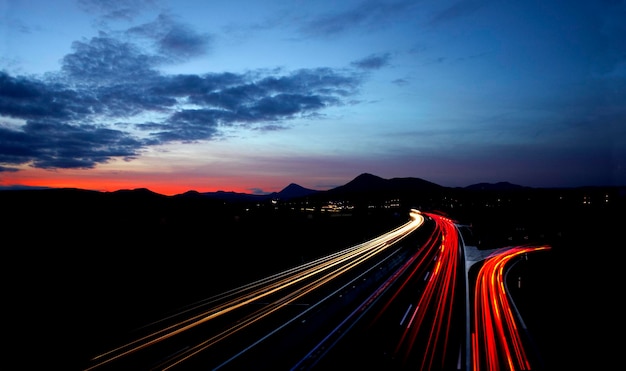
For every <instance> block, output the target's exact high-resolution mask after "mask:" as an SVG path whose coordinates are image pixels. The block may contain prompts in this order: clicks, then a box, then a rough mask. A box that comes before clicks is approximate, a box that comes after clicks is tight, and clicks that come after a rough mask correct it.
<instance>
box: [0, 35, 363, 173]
mask: <svg viewBox="0 0 626 371" xmlns="http://www.w3.org/2000/svg"><path fill="white" fill-rule="evenodd" d="M173 29H177V28H176V27H174V28H173ZM178 29H183V30H184V28H178ZM171 31H172V29H170V30H169V31H168V33H166V34H160V33H158V32H156V31H154V30H152V29H151V28H150V27H147V28H143V29H141V32H143V35H142V36H148V35H149V36H154V37H155V40H157V39H159V37H161V36H164V37H165V38H167V37H168V36H167V35H170V34H171ZM187 31H189V30H187ZM138 32H139V29H136V30H134V31H133V33H138ZM153 32H156V33H153ZM190 35H191V36H190ZM193 35H194V33H193V32H188V33H185V32H183V33H181V34H179V36H172V37H173V39H170V41H172V44H171V45H167V46H163V48H165V49H167V50H168V51H167V53H173V52H174V50H175V49H176V48H178V47H179V46H180V48H181V49H179V54H180V55H183V56H185V57H188V56H190V55H191V54H193V53H192V51H193V50H198V49H195V47H194V46H192V45H196V46H197V45H199V44H201V42H199V41H198V40H194V37H193ZM157 36H158V37H157ZM174 39H177V40H178V41H174ZM159 40H163V39H162V38H161V39H159ZM72 47H73V51H72V53H70V54H68V55H66V56H65V57H64V58H63V60H62V68H61V71H60V72H59V73H57V74H51V75H47V76H45V77H43V78H35V77H25V76H12V75H10V74H9V73H7V72H0V166H2V171H11V170H15V167H16V166H18V165H24V164H28V165H30V166H34V167H38V168H45V169H53V168H93V167H94V166H96V165H97V164H100V163H106V162H107V161H109V160H111V159H112V158H123V159H126V160H130V159H133V158H135V157H137V156H138V155H139V154H140V152H141V151H142V150H143V149H144V148H145V147H147V146H151V145H158V144H163V143H167V142H172V141H178V142H193V141H201V140H212V139H215V138H217V137H220V136H221V135H222V130H223V129H224V128H226V127H228V128H233V127H241V128H246V129H250V130H265V131H271V130H279V129H285V128H286V127H287V126H285V125H283V124H282V122H283V121H285V120H289V119H292V118H295V117H309V116H315V115H319V114H320V111H321V110H322V109H323V108H325V107H328V106H333V105H341V104H345V103H347V102H346V101H347V100H348V99H349V97H351V96H352V95H354V94H355V93H356V92H357V90H358V88H359V86H360V83H361V79H362V77H361V75H359V74H357V73H355V71H349V70H348V71H346V70H333V69H329V68H317V69H302V70H296V71H292V72H285V71H281V70H275V71H270V72H268V71H252V72H247V73H241V74H236V73H207V74H202V75H195V74H194V75H191V74H189V75H166V74H163V73H161V72H159V70H158V69H157V67H158V66H159V64H160V63H162V62H163V55H162V53H163V52H164V49H163V48H161V49H159V51H160V52H161V54H159V53H157V54H155V53H150V52H148V51H146V50H144V49H142V48H140V47H139V46H138V45H137V44H134V43H132V42H130V41H122V40H120V39H117V38H115V37H113V36H111V35H110V34H106V33H100V34H99V35H98V36H97V37H94V38H92V39H91V40H83V41H77V42H75V43H74V44H73V46H72ZM9 119H10V120H9ZM3 120H5V121H4V122H3Z"/></svg>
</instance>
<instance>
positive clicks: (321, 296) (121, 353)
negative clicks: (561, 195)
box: [83, 210, 546, 371]
mask: <svg viewBox="0 0 626 371" xmlns="http://www.w3.org/2000/svg"><path fill="white" fill-rule="evenodd" d="M544 248H546V247H544ZM532 250H533V247H525V248H521V247H520V248H517V249H515V248H506V249H501V250H498V251H496V252H494V253H493V255H490V256H489V257H488V258H487V259H485V260H484V262H483V261H482V260H481V265H482V267H484V269H483V268H481V269H480V273H479V274H478V278H477V281H476V285H475V290H473V286H472V285H469V284H468V281H467V277H468V275H467V272H468V269H467V259H466V256H465V246H464V244H463V241H462V238H461V235H460V233H459V231H458V228H457V226H456V224H455V222H454V221H453V220H450V219H448V218H446V217H444V216H441V215H438V214H434V213H423V212H420V211H418V210H411V212H410V214H409V219H408V221H407V222H406V223H404V224H402V225H400V226H399V227H397V228H395V229H393V230H391V231H389V232H387V233H384V234H382V235H380V236H378V237H376V238H373V239H371V240H369V241H366V242H363V243H361V244H358V245H355V246H351V247H349V248H346V249H343V250H340V251H337V252H335V253H333V254H330V255H327V256H324V257H322V258H319V259H316V260H314V261H310V262H306V263H304V264H302V265H299V266H295V267H293V268H291V269H288V270H285V271H282V272H279V273H277V274H274V275H271V276H268V277H265V278H263V279H260V280H257V281H255V282H250V283H249V284H246V285H243V286H241V287H238V288H235V289H233V290H230V291H227V292H224V293H222V294H219V295H216V296H214V297H211V298H207V299H205V300H202V301H200V302H197V303H194V304H192V305H189V306H187V307H185V308H183V309H181V310H180V311H179V312H178V313H176V314H173V315H172V316H170V317H167V318H163V319H162V320H159V321H156V322H154V323H151V324H148V325H146V326H144V327H143V328H140V329H136V330H135V331H134V332H133V336H134V337H133V338H132V339H131V340H129V341H124V342H120V344H119V345H118V346H116V347H113V348H111V349H105V350H103V351H101V352H99V353H97V354H95V355H94V356H93V358H91V359H90V360H89V361H88V363H87V364H86V366H85V367H84V368H83V369H84V370H86V371H87V370H119V369H133V370H169V369H172V370H197V369H211V370H241V369H246V370H248V369H254V370H283V369H284V370H314V369H320V370H324V369H329V368H337V367H338V366H341V365H346V364H350V365H351V366H352V367H354V368H372V367H374V368H377V369H386V370H404V369H420V370H467V371H469V370H470V369H471V370H482V369H497V367H496V366H505V365H509V366H514V367H511V369H532V367H531V365H530V364H528V363H524V357H523V349H524V342H523V340H520V341H519V342H517V341H515V340H513V341H512V342H505V344H502V343H501V342H502V339H503V338H504V337H506V338H507V339H514V338H515V336H514V335H515V333H516V331H518V328H517V327H516V325H515V323H516V321H517V319H516V318H515V315H514V313H513V312H512V311H511V310H510V308H511V302H510V301H508V300H506V293H503V292H501V291H497V292H496V290H500V289H501V287H502V286H501V285H495V286H494V285H490V284H489V282H492V281H494V280H496V282H497V280H498V279H499V278H501V276H502V275H503V274H504V273H503V268H504V267H505V266H506V264H507V262H508V261H511V259H513V258H514V257H516V256H519V255H520V254H525V253H528V252H530V251H532ZM504 257H506V258H504ZM474 263H476V262H473V261H472V264H474ZM494 292H496V293H494ZM474 298H476V299H474ZM492 305H493V307H492ZM495 305H497V307H495ZM506 311H511V313H509V314H510V315H507V316H506V317H504V318H503V317H502V316H501V313H503V312H506ZM507 313H508V312H507ZM502 349H506V351H505V352H503V351H502ZM502 354H504V355H505V356H506V357H505V358H504V359H502V358H500V356H501V355H502ZM520 354H521V356H520ZM494 367H496V368H494Z"/></svg>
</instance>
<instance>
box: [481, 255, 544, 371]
mask: <svg viewBox="0 0 626 371" xmlns="http://www.w3.org/2000/svg"><path fill="white" fill-rule="evenodd" d="M547 249H550V246H547V245H540V246H515V247H505V248H502V249H498V250H496V251H494V252H493V253H492V254H490V255H489V256H488V257H487V258H486V259H485V261H484V263H483V265H482V266H481V268H480V270H479V271H478V274H477V278H476V286H475V293H474V316H473V323H472V325H473V333H472V334H471V342H472V347H471V349H472V370H473V371H478V370H500V369H502V368H505V369H507V370H530V369H531V364H530V361H529V359H528V357H527V355H526V351H525V350H524V342H523V340H522V336H521V334H520V332H519V330H518V326H517V322H516V317H515V315H514V314H513V310H512V303H511V302H510V301H509V297H508V295H507V291H506V287H505V274H504V269H505V267H507V265H508V264H509V263H510V262H511V261H512V260H513V259H514V258H516V257H518V256H520V255H522V254H526V253H529V252H534V251H540V250H547Z"/></svg>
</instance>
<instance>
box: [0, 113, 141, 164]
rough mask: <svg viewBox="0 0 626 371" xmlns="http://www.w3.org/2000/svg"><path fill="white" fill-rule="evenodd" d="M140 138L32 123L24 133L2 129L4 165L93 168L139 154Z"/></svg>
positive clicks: (103, 130)
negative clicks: (111, 159) (113, 159)
mask: <svg viewBox="0 0 626 371" xmlns="http://www.w3.org/2000/svg"><path fill="white" fill-rule="evenodd" d="M140 147H141V143H139V142H138V141H137V140H136V139H133V138H132V137H130V136H129V135H128V134H125V133H123V132H121V131H118V130H112V129H107V128H104V127H97V126H94V125H69V124H63V123H59V122H56V121H29V122H27V123H26V124H25V125H24V126H23V127H22V128H21V130H19V131H18V130H11V129H7V128H2V127H0V163H4V164H10V165H20V164H25V163H31V164H32V166H34V167H38V168H44V169H46V168H92V167H94V166H95V165H96V164H97V163H103V162H106V161H108V160H109V159H110V158H111V157H122V158H126V159H130V158H133V157H135V156H136V155H137V150H138V149H139V148H140Z"/></svg>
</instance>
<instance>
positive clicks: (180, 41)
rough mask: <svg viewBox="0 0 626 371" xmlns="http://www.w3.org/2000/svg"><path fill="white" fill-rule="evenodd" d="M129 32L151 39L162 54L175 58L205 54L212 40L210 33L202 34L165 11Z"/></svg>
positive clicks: (185, 58) (183, 58) (180, 58)
mask: <svg viewBox="0 0 626 371" xmlns="http://www.w3.org/2000/svg"><path fill="white" fill-rule="evenodd" d="M127 33H128V34H129V35H131V36H142V37H145V38H148V39H150V40H151V41H152V42H153V43H154V45H155V47H156V49H157V50H158V51H159V53H160V54H162V55H163V56H166V57H168V58H171V59H175V60H187V59H189V58H192V57H196V56H199V55H203V54H205V53H206V52H207V50H208V47H209V44H210V41H211V36H210V35H208V34H200V33H198V32H196V31H195V30H193V29H192V28H191V27H189V26H187V25H185V24H183V23H180V22H177V21H175V20H174V19H173V18H172V17H171V16H169V15H167V14H165V13H162V14H160V15H159V16H158V17H157V19H156V20H155V21H153V22H150V23H146V24H143V25H141V26H137V27H133V28H130V29H129V30H128V31H127Z"/></svg>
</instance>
